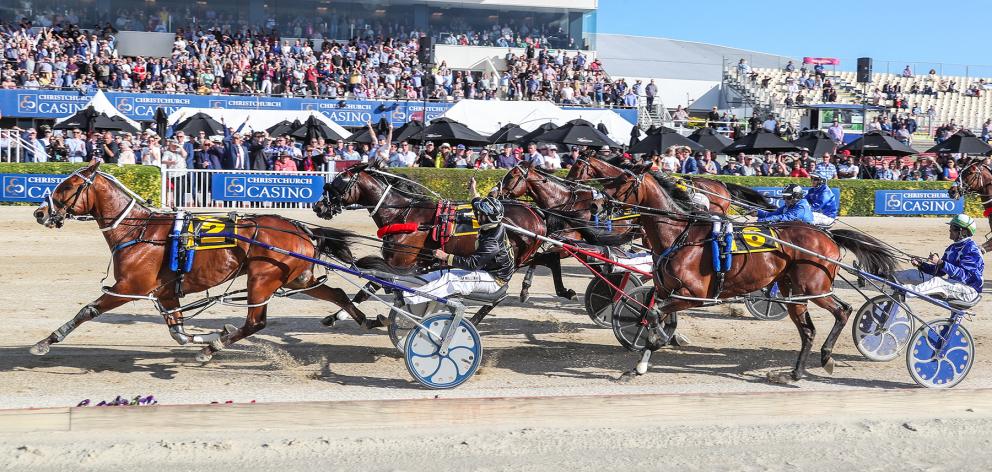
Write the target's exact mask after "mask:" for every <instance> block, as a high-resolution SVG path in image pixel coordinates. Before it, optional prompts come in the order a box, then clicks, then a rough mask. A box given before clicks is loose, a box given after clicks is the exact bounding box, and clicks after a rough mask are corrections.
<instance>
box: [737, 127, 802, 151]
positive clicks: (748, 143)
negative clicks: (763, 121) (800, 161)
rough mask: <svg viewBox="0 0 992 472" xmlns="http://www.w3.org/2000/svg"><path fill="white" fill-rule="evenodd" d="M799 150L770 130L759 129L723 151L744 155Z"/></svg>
mask: <svg viewBox="0 0 992 472" xmlns="http://www.w3.org/2000/svg"><path fill="white" fill-rule="evenodd" d="M798 150H799V148H797V147H796V146H794V145H793V144H792V143H790V142H788V141H786V140H784V139H782V138H780V137H778V136H775V134H774V133H771V132H769V131H768V130H765V129H763V128H759V129H758V130H756V131H754V132H752V133H751V134H748V135H746V136H744V137H742V138H740V139H737V140H735V141H734V142H732V143H730V145H729V146H727V147H726V148H724V149H723V153H724V154H737V153H741V152H743V153H744V154H761V153H763V152H765V151H771V152H788V151H798Z"/></svg>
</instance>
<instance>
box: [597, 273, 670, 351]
mask: <svg viewBox="0 0 992 472" xmlns="http://www.w3.org/2000/svg"><path fill="white" fill-rule="evenodd" d="M627 294H628V295H629V296H630V298H628V297H621V298H620V300H617V302H616V304H614V305H613V316H612V317H611V319H610V322H611V324H612V325H613V335H614V336H616V338H617V341H619V342H620V345H621V346H623V347H625V348H627V349H629V350H631V351H641V350H644V348H645V347H646V346H647V338H648V334H649V327H650V326H649V323H648V320H647V314H648V313H647V309H645V308H644V307H645V306H649V303H650V302H651V297H653V296H654V286H653V285H645V286H642V287H637V288H635V289H633V290H630V291H628V292H627ZM635 300H636V302H635ZM642 305H643V306H642ZM671 316H675V314H674V313H673V314H672V315H671ZM664 330H665V334H667V335H668V336H671V335H672V334H674V333H675V327H674V326H673V325H671V324H666V325H665V326H664Z"/></svg>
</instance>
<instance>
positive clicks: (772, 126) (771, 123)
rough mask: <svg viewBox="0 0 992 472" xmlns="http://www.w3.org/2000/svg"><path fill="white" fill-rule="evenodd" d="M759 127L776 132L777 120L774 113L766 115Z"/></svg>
mask: <svg viewBox="0 0 992 472" xmlns="http://www.w3.org/2000/svg"><path fill="white" fill-rule="evenodd" d="M761 127H762V128H764V129H765V131H768V132H769V133H775V134H778V121H776V120H775V116H774V115H768V119H766V120H765V121H764V122H762V123H761Z"/></svg>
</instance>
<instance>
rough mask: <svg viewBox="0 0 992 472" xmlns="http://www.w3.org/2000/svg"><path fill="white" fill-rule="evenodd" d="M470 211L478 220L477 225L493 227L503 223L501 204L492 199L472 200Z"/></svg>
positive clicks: (480, 198)
mask: <svg viewBox="0 0 992 472" xmlns="http://www.w3.org/2000/svg"><path fill="white" fill-rule="evenodd" d="M472 211H473V212H475V217H476V218H478V220H479V225H482V226H484V225H493V224H498V223H501V222H502V221H503V204H502V203H500V201H499V200H497V199H495V198H493V197H476V198H473V199H472Z"/></svg>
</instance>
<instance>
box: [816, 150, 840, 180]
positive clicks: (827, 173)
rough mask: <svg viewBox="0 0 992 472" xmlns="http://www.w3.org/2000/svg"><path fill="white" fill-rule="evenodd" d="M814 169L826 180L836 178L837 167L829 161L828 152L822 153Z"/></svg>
mask: <svg viewBox="0 0 992 472" xmlns="http://www.w3.org/2000/svg"><path fill="white" fill-rule="evenodd" d="M814 171H815V172H816V173H817V174H819V175H822V176H823V178H825V179H827V180H832V179H836V178H837V167H836V166H835V165H834V164H833V163H832V162H831V158H830V153H829V152H825V153H823V160H822V161H820V162H818V163H817V164H816V167H815V168H814Z"/></svg>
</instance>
